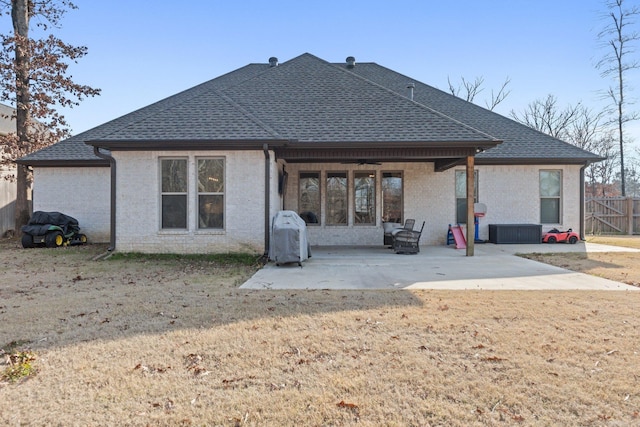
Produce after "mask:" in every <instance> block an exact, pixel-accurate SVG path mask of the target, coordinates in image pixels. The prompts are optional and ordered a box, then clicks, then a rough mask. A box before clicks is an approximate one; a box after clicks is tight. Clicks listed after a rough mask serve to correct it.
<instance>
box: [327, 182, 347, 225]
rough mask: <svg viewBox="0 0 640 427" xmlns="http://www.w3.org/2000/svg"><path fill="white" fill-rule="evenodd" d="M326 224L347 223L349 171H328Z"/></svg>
mask: <svg viewBox="0 0 640 427" xmlns="http://www.w3.org/2000/svg"><path fill="white" fill-rule="evenodd" d="M326 202H327V203H326V224H327V225H346V224H347V173H346V172H327V200H326Z"/></svg>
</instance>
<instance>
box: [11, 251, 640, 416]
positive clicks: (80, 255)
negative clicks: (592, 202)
mask: <svg viewBox="0 0 640 427" xmlns="http://www.w3.org/2000/svg"><path fill="white" fill-rule="evenodd" d="M104 249H105V247H104V246H100V245H89V246H83V247H69V248H59V249H32V250H23V249H21V248H19V247H18V243H17V241H15V240H3V241H1V242H0V258H1V259H2V260H3V262H2V264H0V283H1V285H0V324H1V325H2V327H1V328H0V348H2V349H3V350H2V351H0V352H4V359H5V360H4V365H0V370H2V372H4V374H3V377H2V378H3V379H4V380H3V381H1V382H0V395H2V399H0V424H2V425H7V426H21V425H29V426H31V425H37V426H40V425H55V426H58V425H60V426H76V425H77V426H89V425H91V426H93V425H95V426H98V425H99V426H122V425H129V426H203V425H222V426H244V425H248V426H249V425H274V426H301V425H304V426H306V425H309V426H325V425H327V426H328V425H365V426H379V425H391V426H393V425H397V426H408V425H415V426H486V425H505V426H512V425H543V426H552V425H553V426H556V425H563V426H571V425H580V426H621V425H640V373H638V366H640V339H638V337H639V336H640V320H639V319H638V312H640V300H639V297H638V295H636V293H631V292H624V291H607V292H578V291H563V292H560V291H559V292H547V291H429V290H422V291H406V290H392V291H324V290H323V291H321V290H317V291H263V290H261V291H249V290H240V289H238V286H239V284H241V283H242V282H243V281H244V280H245V279H246V278H248V277H249V276H250V275H251V274H252V273H253V272H254V271H255V269H256V268H258V266H257V265H256V264H253V265H252V264H251V263H249V264H247V263H246V262H243V261H246V259H235V260H228V259H227V260H216V259H213V258H211V257H145V256H120V257H115V258H111V259H109V260H103V261H93V260H92V259H93V258H94V257H95V256H96V255H99V254H100V253H101V252H103V251H104ZM611 255H612V256H614V257H615V255H613V254H611ZM617 262H618V261H617V258H614V259H613V260H612V261H610V262H609V264H611V265H614V264H615V265H617V264H616V263H617ZM20 354H22V355H25V354H26V355H30V356H32V357H33V359H32V360H29V361H28V363H29V368H31V369H32V370H34V371H35V373H34V374H31V375H26V374H25V375H24V376H22V377H20V376H19V375H18V376H17V378H15V377H9V376H8V375H6V373H7V369H9V368H11V367H14V368H15V367H16V365H17V364H18V361H19V360H20V361H24V360H25V358H24V357H23V358H22V359H19V358H18V357H17V356H16V355H20Z"/></svg>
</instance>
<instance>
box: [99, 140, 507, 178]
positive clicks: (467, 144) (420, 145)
mask: <svg viewBox="0 0 640 427" xmlns="http://www.w3.org/2000/svg"><path fill="white" fill-rule="evenodd" d="M501 142H502V141H499V140H489V139H484V140H478V141H374V142H371V141H366V142H354V141H329V142H325V141H319V142H315V141H314V142H301V141H296V140H286V139H273V140H251V139H249V140H215V139H211V140H207V139H198V140H109V139H102V140H91V141H87V144H89V145H92V146H94V147H101V148H106V149H109V150H111V151H137V150H169V151H176V150H262V149H263V148H264V144H267V146H268V147H269V149H270V150H273V151H274V153H275V155H276V159H281V160H284V161H286V162H288V163H336V162H342V163H360V164H368V163H378V162H434V163H435V170H436V171H437V172H441V171H445V170H447V169H449V168H452V167H454V166H456V165H461V164H464V163H465V159H466V158H467V157H469V156H475V155H476V154H477V153H481V152H483V151H485V150H488V149H489V148H492V147H495V146H496V145H498V144H500V143H501Z"/></svg>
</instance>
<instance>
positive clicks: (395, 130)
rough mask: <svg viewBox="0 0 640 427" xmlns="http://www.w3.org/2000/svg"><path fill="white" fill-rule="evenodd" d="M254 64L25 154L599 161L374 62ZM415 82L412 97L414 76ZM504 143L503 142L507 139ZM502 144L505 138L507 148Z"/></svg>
mask: <svg viewBox="0 0 640 427" xmlns="http://www.w3.org/2000/svg"><path fill="white" fill-rule="evenodd" d="M273 65H275V64H250V65H247V66H245V67H242V68H240V69H238V70H235V71H233V72H231V73H228V74H225V75H223V76H220V77H218V78H216V79H213V80H210V81H208V82H206V83H203V84H201V85H198V86H195V87H193V88H191V89H188V90H186V91H184V92H181V93H178V94H176V95H173V96H171V97H169V98H166V99H164V100H162V101H159V102H157V103H154V104H152V105H149V106H147V107H144V108H141V109H140V110H137V111H135V112H133V113H130V114H127V115H125V116H122V117H120V118H118V119H115V120H113V121H110V122H108V123H105V124H103V125H100V126H98V127H95V128H93V129H91V130H88V131H86V132H83V133H81V134H79V135H76V136H73V137H71V138H69V139H66V140H64V141H61V142H59V143H57V144H55V145H53V146H51V147H48V148H45V149H43V150H40V151H38V152H36V153H33V154H31V155H29V156H26V157H24V158H23V159H21V160H20V163H24V164H30V165H34V166H35V165H41V166H47V165H62V164H68V165H74V164H75V165H91V164H105V162H104V160H102V159H100V158H98V157H96V156H95V155H94V153H93V147H92V146H91V145H94V146H100V147H104V148H107V149H112V150H119V149H192V148H201V149H219V148H226V149H233V148H234V147H235V148H239V149H242V148H248V147H255V146H260V144H263V143H267V144H269V145H270V146H280V147H288V148H293V149H299V150H301V149H310V148H311V149H316V148H322V147H324V148H326V147H334V148H335V147H346V148H348V147H359V148H366V147H385V148H398V149H406V148H411V147H432V148H433V147H438V148H442V147H467V148H469V147H475V148H479V149H485V150H487V151H485V152H484V153H480V154H478V155H477V157H478V162H480V161H484V162H495V163H501V162H505V163H519V162H526V161H532V160H539V161H542V160H544V161H547V162H549V161H551V162H557V163H583V162H585V161H597V160H599V159H600V158H599V157H597V156H595V155H593V154H591V153H588V152H586V151H583V150H581V149H579V148H577V147H574V146H571V145H570V144H567V143H564V142H562V141H559V140H557V139H554V138H552V137H549V136H547V135H545V134H542V133H540V132H537V131H534V130H532V129H530V128H528V127H526V126H524V125H521V124H519V123H517V122H514V121H512V120H510V119H507V118H505V117H503V116H500V115H498V114H496V113H493V112H491V111H488V110H486V109H483V108H481V107H478V106H476V105H474V104H471V103H468V102H466V101H463V100H461V99H459V98H456V97H454V96H452V95H449V94H447V93H445V92H442V91H439V90H438V89H435V88H433V87H431V86H428V85H426V84H423V83H420V82H417V81H415V80H413V79H410V78H408V77H406V76H404V75H402V74H399V73H396V72H394V71H392V70H389V69H387V68H384V67H381V66H379V65H377V64H375V63H359V64H357V65H355V66H354V67H350V66H348V65H347V64H331V63H329V62H326V61H324V60H322V59H320V58H317V57H315V56H313V55H311V54H308V53H307V54H303V55H300V56H298V57H296V58H294V59H292V60H290V61H287V62H285V63H283V64H281V65H278V66H273ZM410 82H413V83H414V84H415V90H414V98H413V100H411V99H409V98H408V97H407V83H410ZM501 141H503V143H502V144H500V142H501ZM498 144H500V145H498Z"/></svg>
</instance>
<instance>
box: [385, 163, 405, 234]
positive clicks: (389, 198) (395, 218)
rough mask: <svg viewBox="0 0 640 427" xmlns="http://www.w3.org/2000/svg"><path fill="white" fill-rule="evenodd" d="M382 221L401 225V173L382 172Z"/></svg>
mask: <svg viewBox="0 0 640 427" xmlns="http://www.w3.org/2000/svg"><path fill="white" fill-rule="evenodd" d="M382 221H385V222H399V223H402V172H382Z"/></svg>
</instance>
